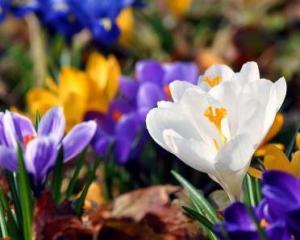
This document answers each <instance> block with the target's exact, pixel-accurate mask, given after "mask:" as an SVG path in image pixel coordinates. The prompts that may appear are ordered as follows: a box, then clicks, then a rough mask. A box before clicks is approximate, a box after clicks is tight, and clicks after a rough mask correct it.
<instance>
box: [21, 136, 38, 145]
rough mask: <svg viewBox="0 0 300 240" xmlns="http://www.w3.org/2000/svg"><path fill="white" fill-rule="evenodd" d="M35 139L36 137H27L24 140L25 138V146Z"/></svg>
mask: <svg viewBox="0 0 300 240" xmlns="http://www.w3.org/2000/svg"><path fill="white" fill-rule="evenodd" d="M33 139H35V136H34V135H31V134H29V135H26V136H25V137H24V138H23V143H24V144H25V146H26V145H27V144H28V143H29V142H30V141H32V140H33Z"/></svg>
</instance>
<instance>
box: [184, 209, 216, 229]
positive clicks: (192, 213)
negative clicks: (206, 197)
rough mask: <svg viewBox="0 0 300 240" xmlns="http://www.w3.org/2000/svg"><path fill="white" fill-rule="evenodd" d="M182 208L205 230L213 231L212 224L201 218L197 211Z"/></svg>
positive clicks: (203, 217)
mask: <svg viewBox="0 0 300 240" xmlns="http://www.w3.org/2000/svg"><path fill="white" fill-rule="evenodd" d="M182 208H183V209H184V211H185V212H186V213H187V214H188V215H190V216H191V217H192V218H194V219H195V220H197V221H198V222H199V223H201V224H202V225H203V226H204V227H205V228H206V229H207V230H209V231H213V224H212V223H211V222H210V221H209V220H208V219H207V218H206V217H205V216H203V215H202V214H200V213H199V212H198V211H195V210H194V209H192V208H189V207H186V206H183V207H182Z"/></svg>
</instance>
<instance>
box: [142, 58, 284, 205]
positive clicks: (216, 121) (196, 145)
mask: <svg viewBox="0 0 300 240" xmlns="http://www.w3.org/2000/svg"><path fill="white" fill-rule="evenodd" d="M170 92H171V96H172V98H173V102H168V101H162V102H159V103H158V107H157V108H154V109H152V110H151V111H150V112H149V114H148V115H147V120H146V124H147V128H148V131H149V133H150V135H151V137H152V138H153V139H154V140H155V141H156V142H157V143H158V144H159V145H161V146H162V147H163V148H165V149H166V150H167V151H170V152H171V153H173V154H175V155H176V156H177V157H178V158H180V159H181V160H182V161H184V162H185V163H186V164H188V165H189V166H191V167H193V168H195V169H197V170H199V171H202V172H205V173H208V175H209V176H210V177H211V178H212V179H213V180H215V181H216V182H218V183H219V184H220V185H221V186H222V187H223V189H224V190H225V191H226V192H227V194H228V196H229V198H230V199H231V200H234V199H238V198H240V193H241V184H242V181H243V178H244V176H245V174H246V172H247V170H248V167H249V164H250V161H251V157H252V155H253V153H254V151H255V149H256V148H257V147H258V146H259V144H260V143H261V142H262V140H263V139H264V137H265V135H266V134H267V132H268V130H269V128H270V127H271V125H272V123H273V121H274V118H275V116H276V113H277V111H278V110H279V108H280V106H281V104H282V102H283V100H284V98H285V94H286V82H285V80H284V78H281V79H279V80H278V81H277V82H275V83H272V82H271V81H269V80H266V79H261V78H260V76H259V70H258V66H257V64H256V63H254V62H249V63H246V64H245V65H244V66H243V67H242V69H241V71H240V72H238V73H234V72H233V71H232V70H231V69H230V68H229V67H227V66H224V65H214V66H212V67H211V68H209V69H208V70H207V71H206V72H205V74H204V75H203V76H202V77H201V82H200V83H199V85H198V86H196V85H193V84H191V83H189V82H184V81H175V82H173V83H171V84H170Z"/></svg>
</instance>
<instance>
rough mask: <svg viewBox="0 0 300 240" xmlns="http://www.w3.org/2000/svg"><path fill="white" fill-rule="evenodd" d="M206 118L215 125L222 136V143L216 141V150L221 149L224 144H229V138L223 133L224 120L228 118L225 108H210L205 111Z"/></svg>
mask: <svg viewBox="0 0 300 240" xmlns="http://www.w3.org/2000/svg"><path fill="white" fill-rule="evenodd" d="M204 116H205V117H207V118H208V120H209V121H210V122H211V123H212V124H213V125H215V127H216V128H217V130H218V132H219V134H220V136H221V142H218V141H217V140H216V139H214V144H215V146H216V148H217V149H220V144H224V143H226V142H227V138H226V137H225V135H224V134H223V132H222V120H223V119H224V118H225V117H226V116H227V110H226V109H225V108H218V107H212V106H209V107H208V108H207V109H206V110H205V112H204Z"/></svg>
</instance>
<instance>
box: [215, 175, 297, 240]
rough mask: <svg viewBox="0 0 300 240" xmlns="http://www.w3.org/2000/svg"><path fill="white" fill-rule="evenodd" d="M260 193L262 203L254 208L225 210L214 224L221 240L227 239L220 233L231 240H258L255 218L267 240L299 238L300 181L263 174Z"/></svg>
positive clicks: (235, 205)
mask: <svg viewBox="0 0 300 240" xmlns="http://www.w3.org/2000/svg"><path fill="white" fill-rule="evenodd" d="M262 193H263V200H262V201H261V202H260V204H259V206H258V207H257V208H255V209H254V208H250V207H248V209H247V207H246V206H245V205H244V204H243V203H240V202H236V203H233V204H232V205H230V206H229V207H228V208H227V209H225V211H224V221H223V222H222V223H220V224H216V225H215V231H216V233H217V234H218V236H219V237H220V238H221V239H226V236H225V234H224V231H222V230H225V232H226V233H227V234H228V236H229V237H230V239H232V240H235V239H251V240H252V239H253V240H255V239H260V238H259V234H258V229H257V225H256V223H255V221H254V218H255V220H256V221H257V222H258V224H259V225H260V227H261V229H263V231H264V232H265V234H266V236H267V238H268V239H272V240H273V239H274V240H277V239H278V240H289V239H300V230H299V225H300V179H299V178H298V179H297V178H295V177H294V176H292V175H290V174H288V173H285V172H281V171H265V172H264V174H263V181H262ZM249 210H250V211H252V214H253V216H251V215H249ZM292 236H293V237H292Z"/></svg>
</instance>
